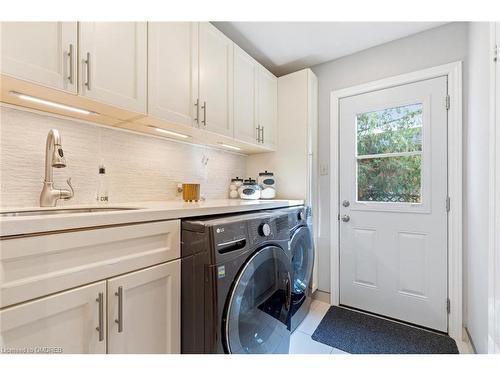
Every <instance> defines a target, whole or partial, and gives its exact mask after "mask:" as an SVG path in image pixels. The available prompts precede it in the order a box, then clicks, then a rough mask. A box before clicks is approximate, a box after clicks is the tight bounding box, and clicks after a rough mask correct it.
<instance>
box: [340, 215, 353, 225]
mask: <svg viewBox="0 0 500 375" xmlns="http://www.w3.org/2000/svg"><path fill="white" fill-rule="evenodd" d="M349 220H351V217H350V216H349V215H342V221H343V222H344V223H347V222H348V221H349Z"/></svg>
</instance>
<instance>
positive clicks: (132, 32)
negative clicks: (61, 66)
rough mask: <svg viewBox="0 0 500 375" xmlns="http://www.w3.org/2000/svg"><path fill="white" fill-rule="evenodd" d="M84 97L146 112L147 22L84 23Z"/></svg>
mask: <svg viewBox="0 0 500 375" xmlns="http://www.w3.org/2000/svg"><path fill="white" fill-rule="evenodd" d="M79 51H80V82H81V84H80V87H81V91H80V93H81V95H83V96H86V97H88V98H91V99H95V100H98V101H101V102H104V103H107V104H111V105H114V106H117V107H120V108H124V109H127V110H129V111H135V112H140V113H146V101H147V59H148V39H147V23H146V22H81V23H80V45H79Z"/></svg>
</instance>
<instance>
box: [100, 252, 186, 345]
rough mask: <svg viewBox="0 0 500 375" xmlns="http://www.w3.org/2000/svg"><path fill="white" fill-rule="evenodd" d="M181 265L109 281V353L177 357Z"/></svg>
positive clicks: (176, 262) (152, 268)
mask: <svg viewBox="0 0 500 375" xmlns="http://www.w3.org/2000/svg"><path fill="white" fill-rule="evenodd" d="M180 276H181V263H180V260H175V261H172V262H169V263H163V264H160V265H159V266H154V267H150V268H146V269H144V270H142V271H137V272H132V273H129V274H126V275H124V276H119V277H115V278H113V279H109V280H108V352H109V353H115V354H116V353H180V306H181V298H180V295H181V293H180V292H181V284H180V280H181V279H180Z"/></svg>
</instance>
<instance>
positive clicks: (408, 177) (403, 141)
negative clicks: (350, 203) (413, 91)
mask: <svg viewBox="0 0 500 375" xmlns="http://www.w3.org/2000/svg"><path fill="white" fill-rule="evenodd" d="M422 110H423V105H422V103H416V104H411V105H405V106H400V107H394V108H386V109H383V110H378V111H372V112H364V113H358V114H357V115H356V138H357V139H356V159H357V200H358V202H394V203H421V202H422V151H423V147H422V144H423V142H422V130H423V116H422V112H423V111H422Z"/></svg>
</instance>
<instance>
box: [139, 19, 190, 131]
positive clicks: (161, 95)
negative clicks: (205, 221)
mask: <svg viewBox="0 0 500 375" xmlns="http://www.w3.org/2000/svg"><path fill="white" fill-rule="evenodd" d="M148 53H149V56H148V114H149V115H150V116H154V117H156V118H159V119H162V120H166V121H169V122H172V123H174V124H182V125H190V126H191V125H193V124H194V125H198V124H197V123H196V114H197V108H196V105H197V99H198V23H197V22H150V23H149V24H148ZM194 122H195V123H194Z"/></svg>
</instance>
